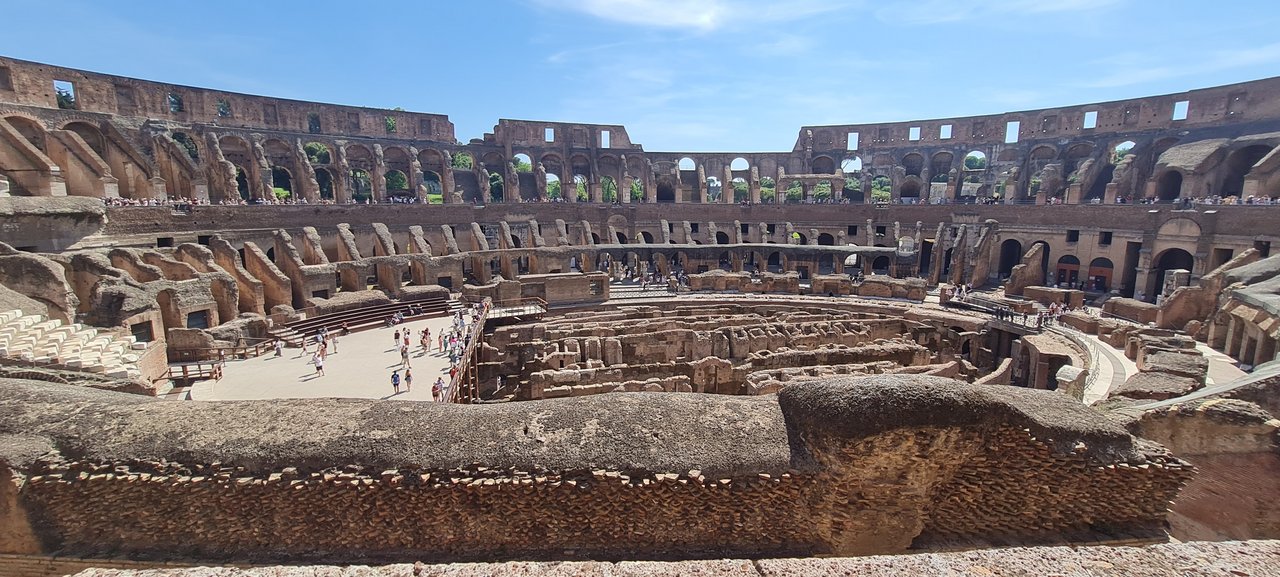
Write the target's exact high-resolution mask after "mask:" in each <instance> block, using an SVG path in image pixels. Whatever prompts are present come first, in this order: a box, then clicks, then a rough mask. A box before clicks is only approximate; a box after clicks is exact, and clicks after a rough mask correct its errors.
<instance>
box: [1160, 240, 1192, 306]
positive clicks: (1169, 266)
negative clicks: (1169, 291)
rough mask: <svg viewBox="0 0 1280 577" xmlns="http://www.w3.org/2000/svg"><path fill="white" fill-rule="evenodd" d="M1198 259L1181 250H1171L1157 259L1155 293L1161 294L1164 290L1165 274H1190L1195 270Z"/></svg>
mask: <svg viewBox="0 0 1280 577" xmlns="http://www.w3.org/2000/svg"><path fill="white" fill-rule="evenodd" d="M1195 264H1196V259H1195V257H1193V256H1191V253H1189V252H1187V251H1185V250H1182V249H1180V248H1171V249H1168V250H1166V251H1164V252H1162V253H1160V256H1158V257H1156V288H1155V293H1156V294H1157V295H1158V294H1161V292H1162V291H1163V290H1164V277H1165V273H1166V272H1168V271H1171V270H1178V269H1182V270H1186V271H1188V272H1190V271H1193V270H1195Z"/></svg>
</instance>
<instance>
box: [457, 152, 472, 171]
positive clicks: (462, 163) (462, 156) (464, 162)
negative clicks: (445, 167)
mask: <svg viewBox="0 0 1280 577" xmlns="http://www.w3.org/2000/svg"><path fill="white" fill-rule="evenodd" d="M474 166H475V161H474V160H472V158H471V154H469V153H466V152H459V153H457V154H455V155H453V167H454V168H463V169H466V170H471V168H472V167H474Z"/></svg>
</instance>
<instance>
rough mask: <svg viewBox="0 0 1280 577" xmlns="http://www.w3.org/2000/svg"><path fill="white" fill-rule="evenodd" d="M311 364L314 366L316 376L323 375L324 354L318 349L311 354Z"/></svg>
mask: <svg viewBox="0 0 1280 577" xmlns="http://www.w3.org/2000/svg"><path fill="white" fill-rule="evenodd" d="M311 364H313V365H315V366H316V376H317V377H323V376H324V356H323V355H321V354H320V353H319V351H317V352H316V354H314V355H312V356H311Z"/></svg>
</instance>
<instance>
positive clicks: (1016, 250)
mask: <svg viewBox="0 0 1280 577" xmlns="http://www.w3.org/2000/svg"><path fill="white" fill-rule="evenodd" d="M1022 254H1023V253H1022V243H1021V242H1019V241H1018V239H1016V238H1010V239H1005V241H1004V242H1002V243H1000V265H999V266H998V267H996V273H997V274H999V275H1000V278H1005V277H1007V276H1009V273H1010V272H1012V271H1013V267H1014V266H1017V264H1018V263H1020V262H1022Z"/></svg>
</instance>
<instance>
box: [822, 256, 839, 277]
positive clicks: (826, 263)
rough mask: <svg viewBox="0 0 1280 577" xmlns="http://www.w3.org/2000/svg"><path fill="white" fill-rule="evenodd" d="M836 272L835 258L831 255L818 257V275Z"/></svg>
mask: <svg viewBox="0 0 1280 577" xmlns="http://www.w3.org/2000/svg"><path fill="white" fill-rule="evenodd" d="M834 272H836V257H835V255H833V254H831V253H826V254H821V255H818V274H832V273H834Z"/></svg>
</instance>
